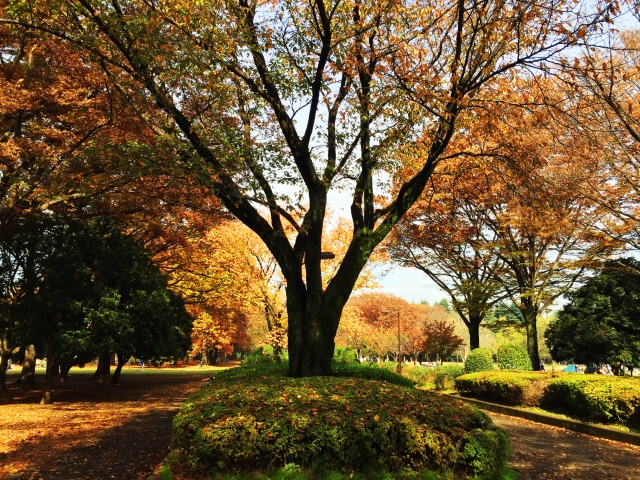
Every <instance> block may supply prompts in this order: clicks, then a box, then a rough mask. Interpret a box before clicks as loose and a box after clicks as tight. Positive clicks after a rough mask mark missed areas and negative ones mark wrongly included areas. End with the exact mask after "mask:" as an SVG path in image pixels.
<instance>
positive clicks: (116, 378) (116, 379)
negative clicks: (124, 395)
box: [111, 353, 129, 384]
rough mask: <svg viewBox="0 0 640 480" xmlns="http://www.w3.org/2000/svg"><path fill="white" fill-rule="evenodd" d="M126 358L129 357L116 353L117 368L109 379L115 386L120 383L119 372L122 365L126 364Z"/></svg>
mask: <svg viewBox="0 0 640 480" xmlns="http://www.w3.org/2000/svg"><path fill="white" fill-rule="evenodd" d="M127 358H129V355H125V354H123V353H118V366H117V367H116V370H115V372H113V377H111V383H112V384H116V383H118V382H119V381H120V372H121V371H122V367H123V366H124V364H125V363H127Z"/></svg>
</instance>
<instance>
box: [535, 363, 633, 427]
mask: <svg viewBox="0 0 640 480" xmlns="http://www.w3.org/2000/svg"><path fill="white" fill-rule="evenodd" d="M540 403H541V405H542V406H543V407H545V408H550V407H551V408H554V409H557V410H559V411H563V412H566V413H569V414H575V415H576V416H578V417H587V418H592V419H594V420H599V421H603V422H619V423H626V424H628V425H631V426H634V427H640V381H638V379H635V378H629V377H610V376H603V375H571V374H568V375H564V376H562V377H558V378H553V379H551V380H550V381H549V384H548V385H547V387H546V389H545V395H544V396H543V398H541V399H540Z"/></svg>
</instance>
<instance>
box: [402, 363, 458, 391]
mask: <svg viewBox="0 0 640 480" xmlns="http://www.w3.org/2000/svg"><path fill="white" fill-rule="evenodd" d="M462 374H464V367H463V366H461V365H439V366H437V367H435V368H429V367H423V366H414V365H408V366H405V367H404V368H403V369H402V375H403V376H404V377H406V378H408V379H410V380H412V381H413V382H415V383H416V385H417V386H418V387H422V388H427V389H434V388H435V389H436V390H452V389H454V388H455V379H456V378H457V377H459V376H460V375H462Z"/></svg>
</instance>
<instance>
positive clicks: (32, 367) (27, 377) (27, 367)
mask: <svg viewBox="0 0 640 480" xmlns="http://www.w3.org/2000/svg"><path fill="white" fill-rule="evenodd" d="M21 383H28V384H32V385H33V384H35V383H36V347H35V345H28V346H27V347H25V349H24V360H23V361H22V372H21V373H20V378H19V379H18V380H16V384H21Z"/></svg>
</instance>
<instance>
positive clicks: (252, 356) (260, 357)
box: [242, 345, 283, 366]
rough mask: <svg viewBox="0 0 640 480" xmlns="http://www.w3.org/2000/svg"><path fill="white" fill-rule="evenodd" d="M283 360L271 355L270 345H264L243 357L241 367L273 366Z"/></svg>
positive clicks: (271, 348)
mask: <svg viewBox="0 0 640 480" xmlns="http://www.w3.org/2000/svg"><path fill="white" fill-rule="evenodd" d="M282 360H283V358H282V357H279V356H277V355H275V354H274V353H273V347H272V346H271V345H266V346H264V347H258V348H256V349H255V350H253V351H252V352H250V353H248V354H247V355H245V357H244V359H243V360H242V365H244V366H248V365H263V364H273V363H281V362H282Z"/></svg>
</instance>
